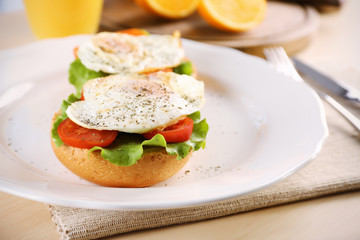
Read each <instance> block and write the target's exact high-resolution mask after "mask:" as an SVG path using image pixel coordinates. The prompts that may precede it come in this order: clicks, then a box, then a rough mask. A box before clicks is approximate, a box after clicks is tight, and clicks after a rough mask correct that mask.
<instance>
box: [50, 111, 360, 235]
mask: <svg viewBox="0 0 360 240" xmlns="http://www.w3.org/2000/svg"><path fill="white" fill-rule="evenodd" d="M325 109H326V115H327V122H328V126H329V131H330V135H329V137H328V139H327V141H326V143H325V145H324V147H323V149H322V151H321V153H320V154H319V155H318V156H317V157H316V158H315V159H314V160H313V161H311V162H310V163H309V164H308V165H306V166H305V167H304V168H303V169H301V170H299V171H298V172H297V173H295V174H293V175H292V176H290V177H289V178H287V179H285V180H283V181H282V182H280V183H278V184H276V185H274V186H272V187H269V188H267V189H264V190H262V191H258V192H255V193H252V194H248V195H245V196H239V197H236V198H233V199H228V200H225V201H221V202H214V203H210V204H204V205H201V206H195V207H188V208H182V209H170V210H148V211H122V210H121V211H120V210H119V211H114V210H109V211H104V210H92V209H82V208H71V207H59V206H49V209H50V212H51V214H52V219H53V221H54V223H55V224H56V226H57V230H58V232H59V234H60V236H61V239H95V238H100V237H106V236H111V235H115V234H120V233H125V232H130V231H135V230H140V229H149V228H156V227H162V226H169V225H173V224H181V223H188V222H194V221H199V220H204V219H210V218H216V217H221V216H226V215H229V214H235V213H240V212H244V211H249V210H254V209H259V208H263V207H269V206H274V205H279V204H283V203H289V202H294V201H299V200H303V199H309V198H315V197H319V196H324V195H328V194H334V193H339V192H344V191H349V190H355V189H360V137H359V135H358V134H357V133H356V132H355V131H354V130H353V128H352V127H351V126H350V125H349V124H348V123H347V122H346V121H345V120H344V119H343V118H342V117H341V116H340V115H339V114H338V113H337V112H335V110H333V109H331V108H329V106H327V105H326V104H325Z"/></svg>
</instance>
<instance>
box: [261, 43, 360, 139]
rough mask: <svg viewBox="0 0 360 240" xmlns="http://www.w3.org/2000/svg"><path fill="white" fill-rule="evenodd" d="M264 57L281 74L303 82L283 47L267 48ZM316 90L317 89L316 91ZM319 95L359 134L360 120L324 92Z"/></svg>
mask: <svg viewBox="0 0 360 240" xmlns="http://www.w3.org/2000/svg"><path fill="white" fill-rule="evenodd" d="M264 55H265V58H266V59H267V61H268V62H269V63H270V64H271V65H272V66H273V67H274V68H275V69H276V70H277V71H278V72H280V73H283V74H285V75H286V76H289V77H291V78H293V79H294V80H295V81H299V82H303V81H304V80H303V79H302V77H301V76H300V75H299V73H298V72H297V70H296V69H295V67H294V65H293V63H292V62H291V60H290V58H289V57H288V55H287V54H286V52H285V50H284V49H283V48H282V47H274V48H265V49H264ZM314 90H315V89H314ZM315 91H316V92H317V93H318V95H319V96H320V97H321V98H322V99H324V100H325V101H326V102H328V103H329V104H330V105H331V106H332V107H333V108H334V109H336V110H337V111H338V112H339V113H340V114H341V115H342V116H343V117H344V118H345V119H346V120H347V121H348V122H349V123H350V124H351V125H352V126H353V127H354V128H355V129H356V130H357V131H358V132H360V120H359V119H357V118H356V117H355V115H353V114H352V113H351V112H350V111H348V110H347V109H346V108H345V107H343V106H342V105H341V104H340V103H338V102H337V101H336V100H335V99H333V98H332V97H330V96H328V95H326V94H325V93H323V92H320V91H318V90H315Z"/></svg>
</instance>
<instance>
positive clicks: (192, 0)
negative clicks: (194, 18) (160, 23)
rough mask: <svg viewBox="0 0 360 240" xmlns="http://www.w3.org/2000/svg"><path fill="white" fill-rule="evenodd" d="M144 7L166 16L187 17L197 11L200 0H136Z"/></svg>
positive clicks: (173, 17)
mask: <svg viewBox="0 0 360 240" xmlns="http://www.w3.org/2000/svg"><path fill="white" fill-rule="evenodd" d="M135 2H136V3H137V4H138V5H139V6H140V7H143V8H144V9H146V10H148V11H150V12H152V13H154V14H156V15H158V16H160V17H164V18H169V19H179V18H185V17H187V16H189V15H190V14H192V13H193V12H195V11H196V9H197V7H198V5H199V2H200V0H135Z"/></svg>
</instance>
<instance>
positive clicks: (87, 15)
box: [24, 0, 103, 38]
mask: <svg viewBox="0 0 360 240" xmlns="http://www.w3.org/2000/svg"><path fill="white" fill-rule="evenodd" d="M24 4H25V9H26V14H27V17H28V20H29V24H30V27H31V29H32V31H33V32H34V34H35V36H36V37H37V38H51V37H64V36H68V35H72V34H82V33H95V32H96V31H97V29H98V26H99V22H100V17H101V11H102V6H103V0H24Z"/></svg>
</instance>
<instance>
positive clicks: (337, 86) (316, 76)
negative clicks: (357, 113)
mask: <svg viewBox="0 0 360 240" xmlns="http://www.w3.org/2000/svg"><path fill="white" fill-rule="evenodd" d="M292 60H293V63H294V65H295V68H296V69H297V70H298V71H299V72H300V73H301V74H302V75H304V76H305V77H307V78H308V79H309V80H312V81H313V82H315V83H317V84H319V85H320V86H321V87H323V88H325V89H327V90H328V91H330V92H332V93H334V94H336V95H338V96H340V97H342V98H344V99H346V100H349V101H352V102H355V103H357V104H360V91H359V90H357V89H355V88H353V87H351V86H348V85H345V84H343V83H340V82H337V81H336V80H335V79H333V78H331V77H329V76H326V75H325V74H323V73H321V72H319V71H318V70H316V69H314V68H312V67H310V66H309V65H307V64H306V63H304V62H302V61H300V60H299V59H297V58H292Z"/></svg>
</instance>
